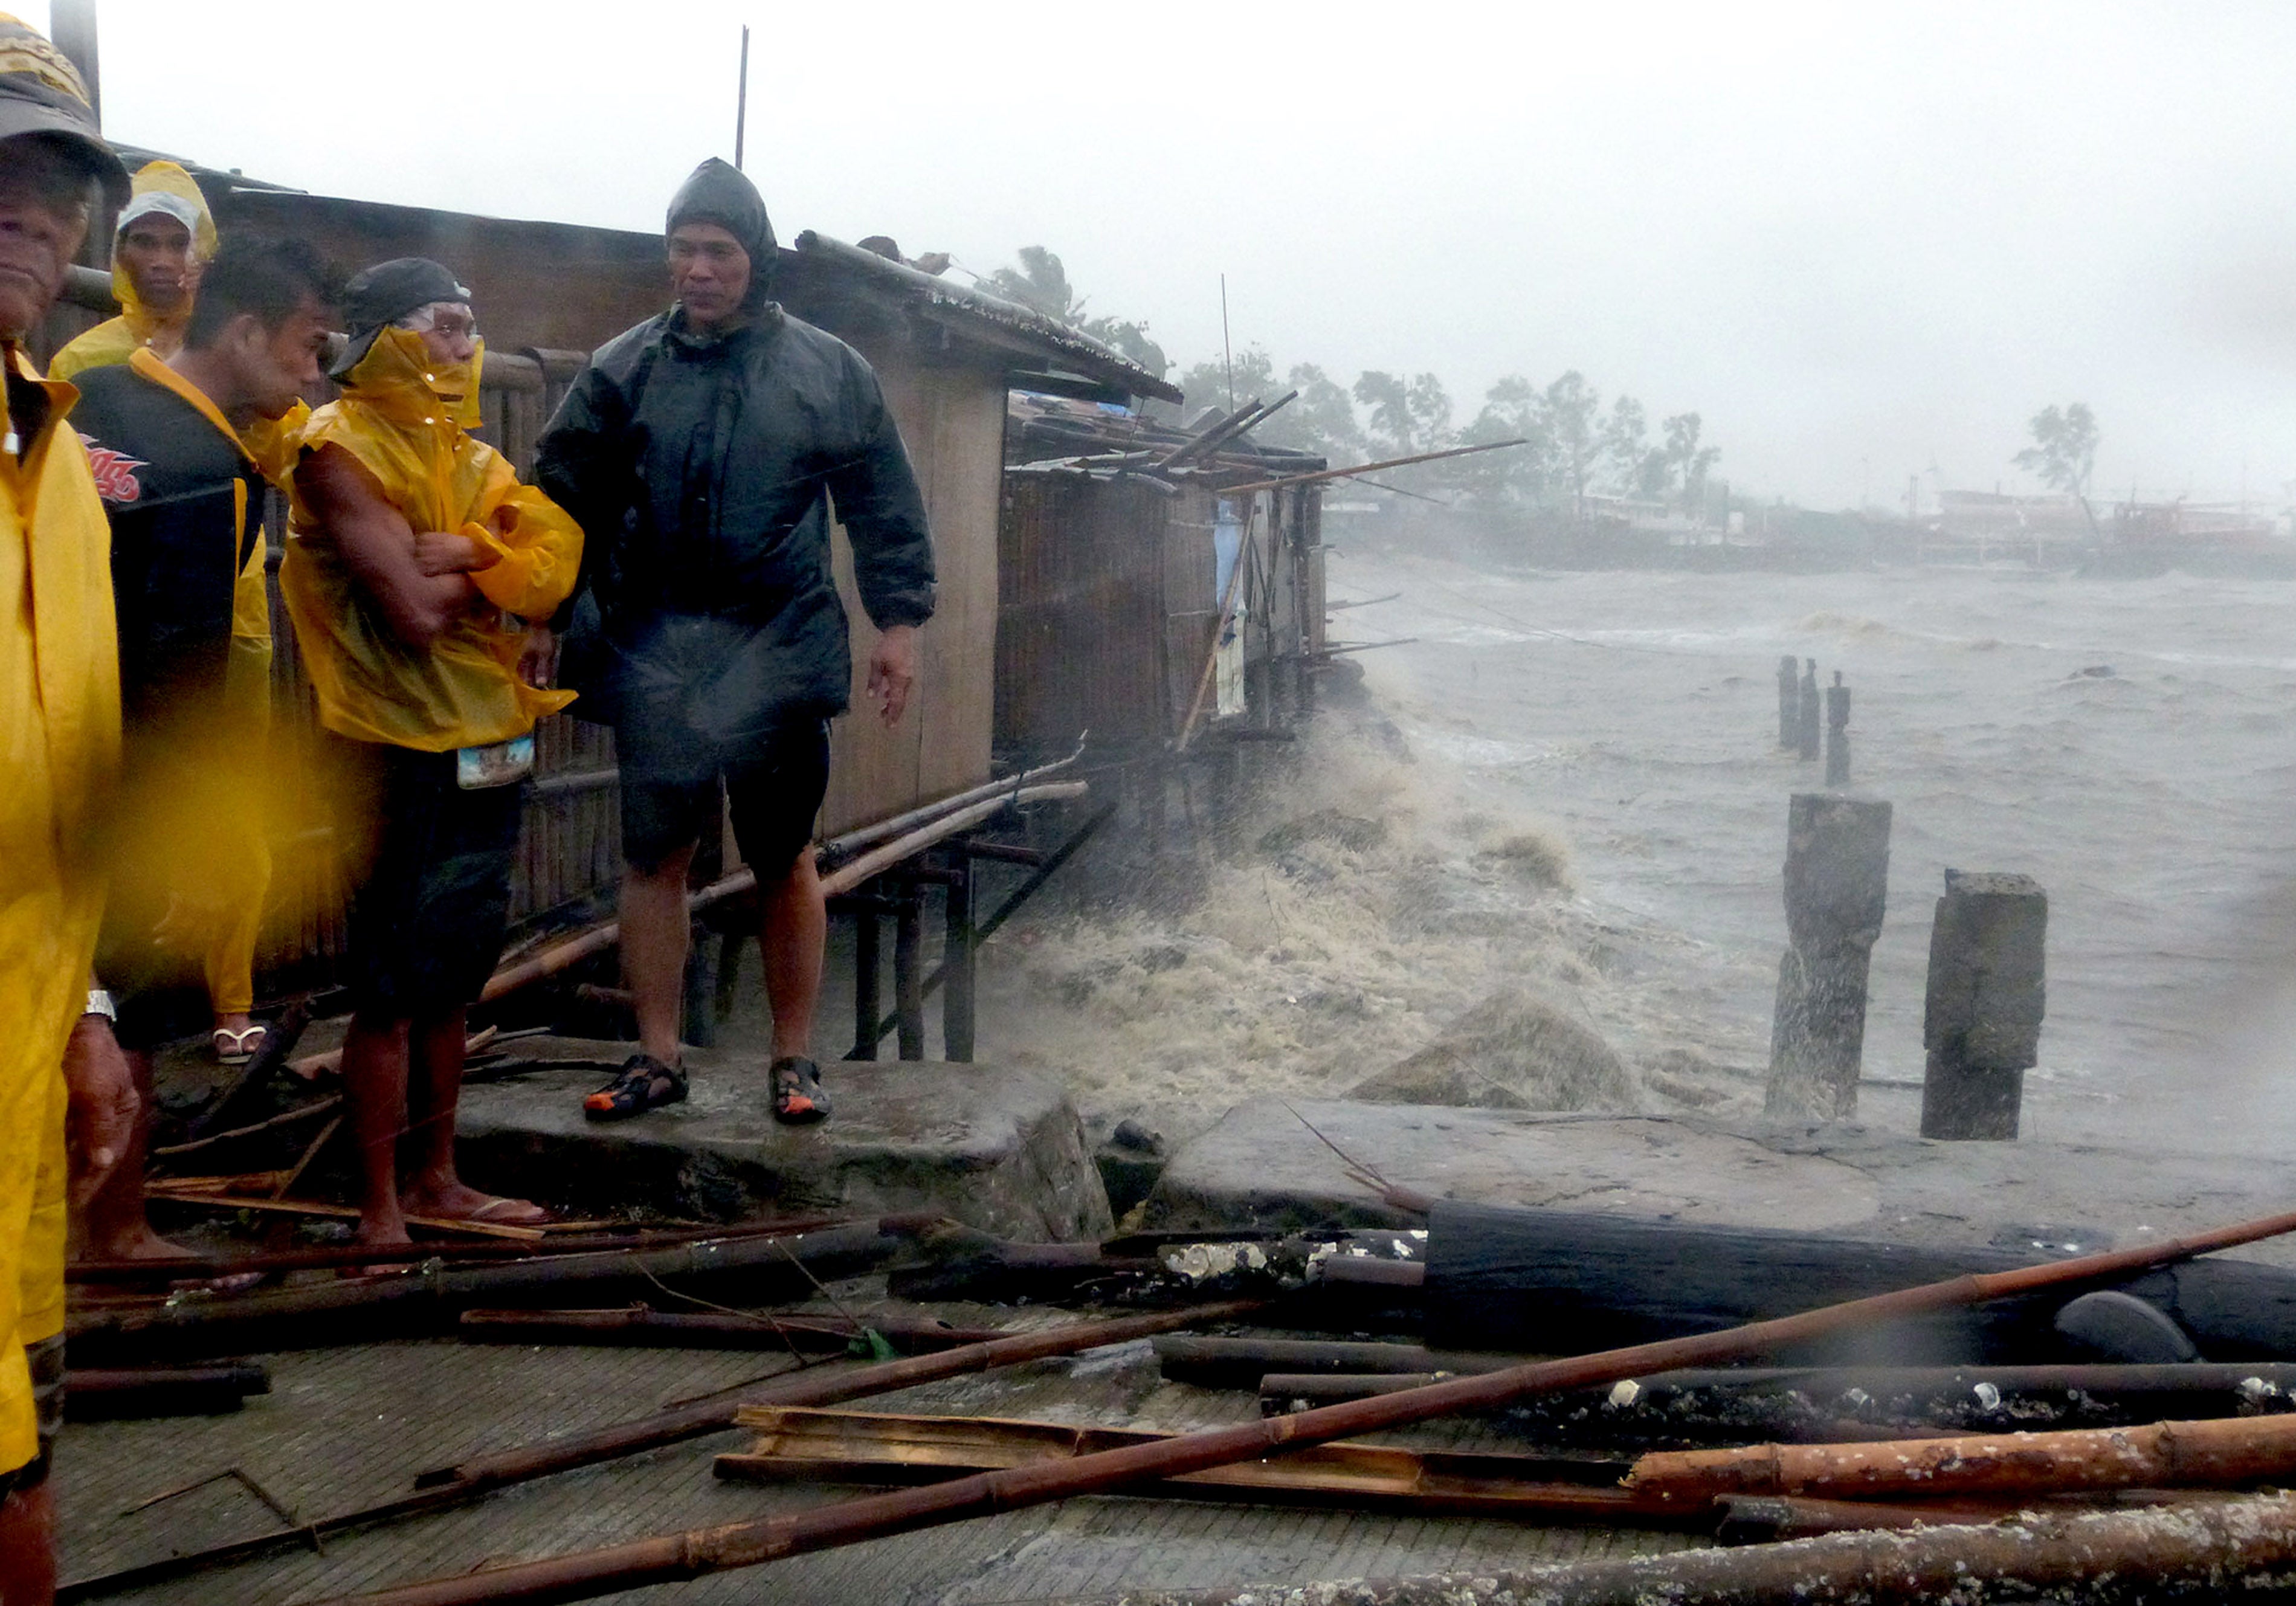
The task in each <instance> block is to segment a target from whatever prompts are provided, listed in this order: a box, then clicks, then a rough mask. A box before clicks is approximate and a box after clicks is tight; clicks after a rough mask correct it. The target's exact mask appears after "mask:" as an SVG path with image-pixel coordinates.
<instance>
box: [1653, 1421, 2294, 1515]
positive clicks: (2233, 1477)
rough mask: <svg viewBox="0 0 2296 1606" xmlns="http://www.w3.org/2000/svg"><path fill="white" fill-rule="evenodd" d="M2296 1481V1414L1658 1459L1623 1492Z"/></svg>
mask: <svg viewBox="0 0 2296 1606" xmlns="http://www.w3.org/2000/svg"><path fill="white" fill-rule="evenodd" d="M2291 1471H2296V1415H2279V1416H2234V1417H2221V1418H2216V1419H2212V1420H2210V1421H2207V1422H2154V1423H2153V1424H2151V1425H2150V1426H2149V1427H2142V1428H2074V1429H2068V1430H2062V1431H2059V1432H2054V1433H1989V1434H1976V1435H1970V1436H1965V1437H1959V1438H1918V1439H1903V1438H1897V1439H1879V1440H1873V1441H1869V1442H1866V1443H1863V1444H1832V1445H1783V1444H1769V1445H1754V1446H1749V1447H1747V1448H1744V1449H1728V1450H1661V1451H1654V1452H1652V1454H1648V1455H1645V1456H1644V1457H1642V1459H1640V1460H1639V1461H1637V1462H1636V1463H1635V1466H1634V1471H1631V1472H1629V1473H1628V1475H1627V1479H1626V1487H1628V1488H1629V1489H1632V1490H1635V1491H1636V1492H1637V1493H1641V1494H1645V1495H1650V1496H1651V1497H1652V1498H1653V1499H1658V1500H1671V1501H1676V1502H1680V1503H1685V1504H1695V1505H1700V1506H1704V1505H1707V1504H1711V1503H1712V1502H1713V1501H1714V1500H1715V1498H1716V1497H1717V1496H1718V1495H1820V1496H1823V1497H1825V1498H1828V1499H1836V1500H1888V1499H1891V1498H1895V1497H1898V1496H1901V1495H1920V1496H1923V1497H1924V1498H1927V1497H1931V1496H1935V1495H2068V1494H2077V1493H2079V1492H2081V1491H2084V1490H2088V1489H2132V1488H2145V1489H2181V1488H2223V1487H2230V1486H2232V1485H2235V1484H2243V1483H2250V1482H2253V1481H2256V1480H2258V1479H2267V1478H2281V1477H2284V1476H2286V1475H2287V1474H2288V1473H2289V1472H2291Z"/></svg>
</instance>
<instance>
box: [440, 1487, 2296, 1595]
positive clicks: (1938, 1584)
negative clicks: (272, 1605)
mask: <svg viewBox="0 0 2296 1606" xmlns="http://www.w3.org/2000/svg"><path fill="white" fill-rule="evenodd" d="M2291 1566H2296V1495H2259V1496H2256V1497H2254V1498H2250V1499H2237V1500H2223V1501H2213V1502H2205V1503H2197V1502H2196V1503H2193V1504H2179V1505H2176V1506H2171V1507H2166V1508H2162V1509H2160V1510H2153V1511H2113V1512H2086V1513H2082V1514H2080V1515H2077V1516H2036V1515H2032V1514H2030V1513H2028V1514H2025V1515H2022V1516H2020V1517H2019V1518H2018V1519H2017V1520H2015V1521H2013V1522H1997V1523H1991V1524H1988V1525H1986V1526H1982V1527H1978V1526H1970V1527H1943V1528H1917V1529H1915V1530H1914V1531H1912V1532H1910V1533H1873V1532H1867V1533H1845V1534H1836V1535H1833V1536H1828V1537H1825V1538H1816V1539H1804V1540H1800V1541H1799V1542H1796V1543H1793V1544H1787V1545H1750V1546H1747V1547H1745V1548H1743V1549H1738V1550H1693V1551H1685V1552H1683V1553H1680V1554H1677V1555H1671V1556H1652V1557H1649V1558H1646V1559H1644V1560H1640V1561H1590V1562H1579V1563H1576V1564H1573V1565H1568V1566H1560V1567H1541V1568H1534V1569H1529V1570H1526V1571H1522V1572H1498V1573H1490V1572H1484V1573H1439V1574H1434V1575H1431V1576H1430V1577H1419V1578H1378V1579H1367V1580H1358V1581H1356V1582H1352V1583H1347V1584H1309V1585H1300V1586H1276V1587H1272V1588H1271V1587H1267V1586H1254V1587H1250V1588H1241V1589H1205V1590H1188V1591H1185V1592H1168V1591H1163V1590H1148V1591H1140V1592H1136V1593H1133V1594H1125V1595H1120V1596H1103V1597H1101V1598H1100V1600H1099V1601H1098V1602H1095V1606H1247V1602H1248V1603H1249V1606H1651V1603H1652V1602H1664V1606H1747V1603H1749V1602H1767V1603H1773V1606H1900V1603H1902V1606H1916V1603H1922V1606H1935V1603H1936V1602H1948V1601H1950V1602H1974V1601H1984V1600H1994V1599H2001V1600H2020V1601H2028V1600H2035V1599H2046V1600H2050V1601H2055V1602H2080V1603H2082V1606H2107V1603H2111V1606H2122V1603H2124V1602H2126V1603H2129V1606H2135V1603H2137V1602H2144V1603H2146V1606H2149V1603H2150V1602H2155V1601H2161V1600H2169V1599H2180V1600H2192V1601H2222V1600H2226V1599H2229V1598H2235V1597H2236V1598H2239V1599H2242V1600H2266V1599H2282V1598H2284V1594H2285V1590H2284V1585H2282V1580H2284V1577H2285V1576H2286V1573H2287V1569H2289V1568H2290V1567H2291ZM483 1576H484V1575H483V1574H481V1575H480V1577H483ZM2251 1580H2253V1581H2255V1582H2257V1583H2258V1584H2259V1585H2263V1586H2281V1587H2280V1592H2279V1593H2276V1594H2275V1593H2267V1591H2266V1590H2265V1589H2259V1590H2257V1591H2255V1592H2251V1591H2249V1590H2246V1589H2243V1585H2244V1584H2247V1583H2249V1582H2250V1581H2251ZM527 1598H529V1599H535V1598H540V1597H527ZM559 1598H564V1597H559ZM1040 1606H1062V1603H1056V1602H1042V1603H1040ZM1065 1606H1083V1602H1067V1603H1065Z"/></svg>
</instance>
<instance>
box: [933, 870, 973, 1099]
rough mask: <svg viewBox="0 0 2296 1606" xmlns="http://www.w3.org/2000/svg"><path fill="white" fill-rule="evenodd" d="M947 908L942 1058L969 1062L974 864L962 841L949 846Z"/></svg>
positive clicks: (942, 957) (944, 947) (971, 1015)
mask: <svg viewBox="0 0 2296 1606" xmlns="http://www.w3.org/2000/svg"><path fill="white" fill-rule="evenodd" d="M948 864H949V869H950V871H951V872H952V873H954V876H955V879H954V880H952V881H950V882H949V883H948V905H947V920H946V924H945V927H944V930H945V931H946V936H945V938H944V940H943V944H942V948H941V959H940V965H941V972H942V980H941V996H940V1004H941V1014H940V1037H941V1057H942V1058H944V1059H948V1060H958V1061H970V1060H971V1059H972V1027H973V991H972V982H973V967H972V957H973V955H972V926H973V913H974V909H973V881H972V858H971V856H969V855H967V854H966V852H965V851H964V843H963V842H961V841H959V842H953V843H951V844H950V845H949V852H948Z"/></svg>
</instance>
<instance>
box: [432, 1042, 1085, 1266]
mask: <svg viewBox="0 0 2296 1606" xmlns="http://www.w3.org/2000/svg"><path fill="white" fill-rule="evenodd" d="M631 1046H632V1045H629V1044H627V1043H600V1042H589V1041H586V1040H577V1039H569V1038H560V1037H540V1038H528V1039H523V1040H521V1041H520V1042H519V1043H517V1044H516V1045H514V1047H515V1049H516V1051H517V1055H518V1058H519V1059H521V1060H524V1061H542V1062H544V1068H541V1069H535V1070H531V1071H528V1072H525V1073H523V1074H511V1075H508V1076H504V1077H501V1078H500V1079H496V1080H490V1081H486V1082H479V1083H473V1084H472V1085H471V1086H467V1087H465V1088H464V1089H463V1102H462V1108H461V1111H460V1116H459V1118H458V1120H457V1122H456V1135H457V1137H458V1139H459V1145H458V1147H459V1151H460V1156H461V1161H462V1167H463V1176H465V1177H466V1178H467V1179H468V1180H469V1181H470V1182H471V1184H473V1185H474V1186H477V1187H481V1188H485V1189H488V1191H490V1192H504V1193H511V1194H514V1195H517V1196H518V1197H521V1198H525V1199H532V1200H537V1201H538V1202H540V1203H543V1204H546V1205H548V1206H550V1207H551V1208H553V1209H557V1210H560V1211H562V1212H564V1213H566V1214H568V1215H571V1216H593V1215H595V1216H606V1215H616V1214H620V1213H623V1212H626V1211H627V1210H629V1209H633V1208H635V1209H643V1210H645V1211H648V1212H652V1213H654V1214H658V1215H665V1216H669V1217H679V1218H683V1219H686V1220H697V1221H737V1220H740V1219H742V1218H743V1217H750V1216H757V1215H761V1214H764V1213H767V1212H768V1211H775V1212H782V1213H799V1214H805V1213H811V1212H814V1211H851V1212H853V1213H854V1214H856V1215H863V1214H868V1213H871V1212H887V1211H902V1210H926V1209H930V1210H938V1211H939V1212H941V1213H942V1214H944V1215H946V1216H947V1217H950V1218H951V1219H953V1220H955V1221H961V1222H964V1223H965V1224H966V1225H971V1226H976V1227H980V1228H982V1229H984V1230H986V1231H988V1232H992V1233H997V1234H999V1235H1001V1236H1005V1237H1010V1238H1018V1239H1026V1240H1033V1241H1067V1240H1074V1239H1079V1238H1092V1237H1097V1236H1100V1235H1102V1234H1103V1233H1107V1232H1109V1231H1110V1230H1111V1226H1112V1225H1113V1222H1112V1219H1111V1216H1110V1213H1109V1209H1108V1195H1107V1192H1106V1191H1105V1190H1104V1189H1103V1186H1102V1184H1101V1180H1100V1173H1099V1170H1098V1169H1097V1168H1096V1167H1095V1165H1094V1163H1093V1159H1092V1153H1091V1150H1090V1145H1089V1144H1088V1143H1087V1139H1086V1136H1085V1132H1084V1127H1083V1123H1082V1122H1081V1121H1080V1120H1079V1119H1078V1116H1077V1112H1076V1110H1075V1108H1074V1106H1072V1105H1071V1104H1070V1102H1069V1100H1068V1096H1067V1094H1065V1093H1063V1092H1062V1090H1061V1088H1060V1087H1059V1086H1056V1085H1055V1084H1054V1083H1053V1082H1051V1081H1048V1080H1047V1079H1046V1078H1045V1077H1039V1076H1037V1075H1034V1074H1032V1073H1030V1072H1028V1071H1022V1070H1006V1069H996V1068H995V1067H991V1066H986V1065H961V1064H954V1063H950V1062H947V1061H909V1062H898V1061H896V1062H893V1063H889V1064H874V1063H869V1062H865V1061H838V1062H837V1063H835V1064H832V1065H829V1066H827V1067H825V1068H824V1071H823V1076H822V1080H823V1085H824V1089H825V1090H826V1092H827V1093H828V1094H829V1097H830V1101H831V1102H832V1105H833V1106H834V1109H835V1111H836V1113H835V1114H834V1115H833V1116H832V1118H830V1119H829V1120H827V1121H825V1122H824V1123H822V1124H821V1125H819V1126H817V1127H784V1126H781V1125H779V1124H778V1123H776V1122H775V1120H774V1118H773V1114H772V1110H771V1108H770V1104H769V1101H768V1099H767V1091H766V1075H765V1066H764V1064H763V1063H762V1062H761V1061H757V1060H755V1059H754V1058H736V1057H734V1056H728V1055H724V1054H719V1053H711V1052H709V1051H707V1050H698V1049H693V1048H688V1049H687V1051H686V1056H685V1062H686V1067H687V1069H688V1070H689V1071H690V1072H691V1073H692V1077H693V1094H692V1096H691V1097H690V1098H689V1099H688V1101H687V1102H685V1103H683V1104H673V1105H670V1106H669V1107H668V1108H667V1109H663V1110H653V1111H652V1112H650V1113H648V1114H646V1115H643V1116H640V1117H638V1118H636V1119H635V1120H628V1121H617V1122H611V1123H605V1124H601V1123H598V1122H594V1121H591V1120H589V1119H587V1118H586V1117H585V1116H584V1115H583V1113H582V1110H581V1103H582V1095H583V1094H586V1093H588V1092H590V1091H591V1090H592V1089H594V1088H595V1087H597V1086H600V1085H601V1084H602V1083H603V1082H604V1081H605V1080H606V1078H607V1077H608V1076H609V1075H610V1074H611V1072H609V1071H606V1070H602V1069H589V1068H586V1067H583V1068H568V1067H563V1066H561V1067H557V1068H550V1067H549V1066H548V1062H549V1061H566V1060H576V1059H579V1060H591V1061H599V1062H601V1063H602V1064H613V1065H618V1064H619V1063H620V1062H621V1061H622V1059H623V1058H624V1057H625V1056H626V1055H627V1054H628V1053H629V1052H630V1049H631Z"/></svg>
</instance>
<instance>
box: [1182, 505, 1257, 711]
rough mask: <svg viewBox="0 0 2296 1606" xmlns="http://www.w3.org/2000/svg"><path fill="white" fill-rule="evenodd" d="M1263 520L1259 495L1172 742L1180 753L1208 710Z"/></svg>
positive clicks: (1237, 547)
mask: <svg viewBox="0 0 2296 1606" xmlns="http://www.w3.org/2000/svg"><path fill="white" fill-rule="evenodd" d="M1258 523H1259V497H1257V496H1254V497H1253V498H1252V499H1251V508H1250V509H1249V510H1248V511H1247V512H1245V514H1244V519H1243V533H1242V536H1240V537H1238V538H1237V540H1236V544H1235V556H1234V559H1233V560H1231V561H1230V562H1229V564H1228V570H1227V594H1226V595H1225V596H1223V597H1222V598H1220V607H1219V616H1218V618H1217V619H1213V621H1212V639H1211V643H1210V645H1209V646H1208V647H1206V648H1205V650H1204V667H1203V670H1202V672H1201V674H1199V675H1198V676H1196V694H1195V695H1194V696H1193V697H1192V698H1190V699H1189V700H1188V715H1187V717H1186V718H1185V719H1183V720H1181V721H1180V734H1179V738H1178V740H1177V741H1175V742H1173V743H1172V750H1173V751H1174V752H1176V753H1185V752H1186V751H1187V750H1188V739H1189V738H1190V737H1192V736H1193V735H1194V734H1195V733H1196V721H1197V719H1198V718H1200V717H1201V716H1202V714H1203V711H1204V696H1205V693H1207V692H1210V690H1211V689H1212V681H1213V679H1214V677H1215V676H1217V675H1218V673H1219V650H1220V637H1222V636H1224V635H1226V634H1227V622H1228V620H1229V619H1233V618H1234V617H1235V604H1236V599H1237V598H1238V597H1239V596H1241V595H1242V591H1243V571H1244V569H1246V568H1247V567H1249V564H1250V560H1251V532H1252V529H1253V527H1254V526H1255V525H1257V524H1258Z"/></svg>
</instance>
